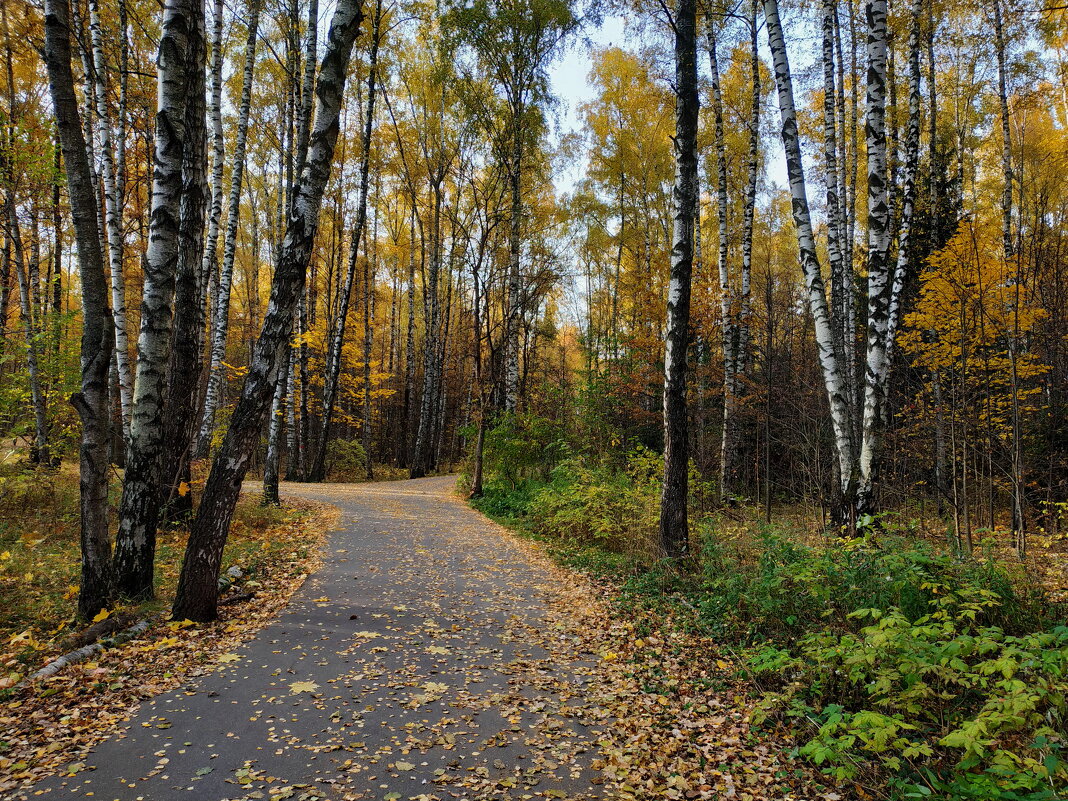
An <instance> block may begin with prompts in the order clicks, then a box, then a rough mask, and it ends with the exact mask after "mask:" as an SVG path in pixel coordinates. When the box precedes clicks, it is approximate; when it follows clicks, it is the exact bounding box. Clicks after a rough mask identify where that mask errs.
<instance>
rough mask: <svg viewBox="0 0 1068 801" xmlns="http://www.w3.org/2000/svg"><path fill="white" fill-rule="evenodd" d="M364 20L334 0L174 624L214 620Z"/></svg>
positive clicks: (351, 2)
mask: <svg viewBox="0 0 1068 801" xmlns="http://www.w3.org/2000/svg"><path fill="white" fill-rule="evenodd" d="M362 20H363V13H362V11H361V4H360V0H339V2H338V4H337V8H336V10H335V12H334V18H333V20H332V22H331V24H330V32H329V34H328V37H327V47H326V52H325V54H324V56H323V61H322V66H321V67H320V70H319V81H318V85H317V87H316V96H317V113H316V116H315V124H314V126H313V128H312V132H311V135H310V138H309V141H310V144H309V148H308V159H307V162H306V163H305V165H304V170H303V172H302V173H301V175H300V178H299V180H298V181H297V183H296V185H295V187H294V189H295V192H296V198H295V201H294V203H293V205H292V211H291V212H290V214H289V222H288V224H287V226H286V233H285V239H284V240H283V242H282V247H281V248H280V250H279V258H278V262H277V267H276V268H275V273H274V279H273V280H272V285H271V300H270V303H269V305H268V308H267V314H266V316H265V317H264V321H263V328H262V330H261V332H260V337H259V340H258V341H257V343H256V348H255V351H254V353H253V358H252V360H251V363H250V364H249V369H248V374H247V375H246V377H245V383H244V386H243V387H242V389H241V397H240V399H239V400H238V402H237V406H236V407H235V409H234V413H233V416H232V417H231V419H230V427H229V428H228V429H227V432H226V436H225V438H224V439H223V443H222V447H221V448H220V449H219V452H218V454H217V455H216V456H215V460H214V462H213V463H212V468H211V473H210V474H209V476H208V480H207V483H206V485H205V487H204V495H203V497H202V499H201V502H200V508H199V509H198V510H197V515H196V518H195V519H194V521H193V526H192V530H191V532H190V535H189V542H188V545H187V546H186V552H185V559H184V561H183V563H182V572H181V576H180V578H179V581H178V590H177V594H176V596H175V600H174V608H173V614H174V617H175V619H177V620H182V619H185V618H188V619H190V620H211V619H214V618H215V617H216V615H217V603H218V584H217V582H218V578H219V568H220V565H221V563H222V553H223V548H224V547H225V545H226V537H227V534H228V533H229V529H230V521H231V519H232V517H233V513H234V506H235V505H236V503H237V498H238V495H239V494H240V492H241V482H242V480H243V479H244V477H245V472H246V471H247V469H248V464H249V460H250V459H251V457H252V451H253V449H254V447H255V445H256V442H257V441H258V439H259V436H260V431H261V430H262V427H263V423H264V417H265V416H266V414H267V411H268V408H269V406H270V402H271V395H272V392H273V389H274V378H275V375H276V371H277V368H278V362H279V360H280V358H281V350H282V346H283V345H284V344H285V343H286V342H287V341H288V339H289V335H290V333H291V331H292V327H293V312H294V310H295V309H296V305H297V300H298V298H299V297H300V293H301V291H302V289H303V287H304V281H305V278H306V276H307V271H308V261H309V259H310V258H311V251H312V246H313V244H314V242H315V233H316V230H317V229H318V225H319V209H320V207H321V205H322V199H323V191H324V189H325V188H326V183H327V180H328V178H329V177H330V164H331V161H332V159H333V155H334V146H335V145H336V143H337V137H338V129H339V118H340V114H341V103H342V97H343V94H344V90H345V74H346V71H347V68H348V64H349V58H350V56H351V54H352V45H353V42H355V40H356V35H357V33H358V32H359V29H360V23H361V22H362Z"/></svg>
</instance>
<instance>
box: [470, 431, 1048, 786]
mask: <svg viewBox="0 0 1068 801" xmlns="http://www.w3.org/2000/svg"><path fill="white" fill-rule="evenodd" d="M497 433H498V434H499V433H500V432H497ZM506 434H507V435H508V436H516V428H515V425H514V424H512V425H511V428H510V430H509V431H507V432H506ZM659 470H660V465H659V457H657V456H655V455H653V454H650V453H649V452H647V451H641V450H639V451H636V452H634V453H632V454H631V455H630V457H629V458H628V459H627V461H626V463H624V464H621V465H620V464H612V465H604V464H602V465H591V464H587V463H585V462H584V461H583V460H582V459H580V458H576V457H574V456H571V455H565V456H564V457H563V458H562V459H560V460H559V461H558V462H557V463H556V464H555V465H553V466H552V467H551V468H550V469H548V470H540V471H526V473H525V474H522V473H520V474H516V473H513V474H512V475H504V474H502V473H498V472H492V471H490V472H489V475H490V476H492V478H491V479H490V480H489V481H487V482H486V485H485V491H484V494H483V495H482V497H480V498H478V499H475V500H474V501H473V503H474V505H475V506H476V507H477V508H479V509H481V510H482V511H483V512H485V513H487V514H488V515H490V516H491V517H494V518H496V519H497V520H499V521H501V522H504V523H506V524H509V525H512V526H513V527H515V528H518V529H520V530H521V531H524V532H526V533H527V534H528V535H530V536H534V537H537V538H541V539H545V540H548V541H549V545H550V550H551V551H552V552H553V553H554V554H555V555H556V556H557V558H559V559H561V560H562V561H564V562H566V563H568V564H570V565H572V566H574V567H578V568H581V569H583V570H586V571H588V572H592V573H595V574H597V575H599V576H601V577H602V578H605V579H609V580H610V582H611V585H612V586H614V587H615V588H616V589H617V593H616V594H617V596H618V597H617V603H618V604H619V606H620V608H621V611H623V612H626V611H627V610H628V609H629V610H631V611H640V612H643V613H646V614H647V613H649V612H652V613H654V614H657V615H658V616H659V617H660V619H670V620H672V621H674V625H676V626H683V627H692V628H694V629H695V630H697V631H699V632H700V633H702V634H704V635H707V636H710V637H712V638H714V640H715V641H716V642H718V643H719V644H720V647H721V649H724V650H725V651H728V652H730V653H733V654H734V655H735V656H736V658H735V659H732V660H731V661H732V663H733V664H735V665H736V666H737V671H738V677H739V678H740V679H743V680H745V681H746V682H748V683H749V685H750V687H751V691H752V692H753V693H754V694H755V695H756V696H757V698H758V702H757V704H756V707H755V710H754V712H753V714H752V716H751V724H752V725H753V727H754V728H755V729H757V730H759V729H760V728H763V729H765V730H768V731H769V732H770V731H779V732H787V733H789V734H790V735H791V736H792V737H793V738H794V739H795V741H796V742H797V743H798V753H799V754H800V755H801V756H803V757H804V758H806V759H807V760H809V761H810V763H812V764H813V765H815V766H817V767H818V768H819V769H821V770H822V771H823V772H824V773H825V774H826V775H827V776H828V777H829V778H831V779H833V780H835V781H836V782H837V783H838V784H839V786H840V788H842V789H843V790H846V791H850V792H853V793H855V794H856V795H857V796H858V797H862V798H870V797H873V796H874V797H882V798H892V799H906V798H930V799H944V800H945V801H950V799H953V800H954V801H955V800H956V799H976V800H977V801H978V800H979V799H982V800H983V801H987V800H989V801H995V799H1000V800H1002V801H1054V800H1055V799H1062V798H1065V797H1068V751H1066V744H1068V739H1066V738H1068V717H1066V716H1068V627H1066V626H1065V625H1064V609H1063V608H1062V607H1060V606H1059V605H1056V604H1052V603H1050V602H1049V601H1048V599H1047V597H1046V595H1045V594H1044V592H1043V590H1042V589H1041V588H1040V587H1039V586H1038V585H1037V584H1036V583H1035V582H1034V581H1033V580H1032V579H1031V578H1030V577H1029V576H1028V575H1027V574H1026V573H1025V572H1024V570H1023V569H1022V567H1021V566H1020V565H1018V564H1014V563H1013V562H1010V561H1001V560H999V559H998V558H996V557H995V555H994V554H993V551H992V549H989V548H987V549H985V550H984V551H983V552H981V553H977V554H976V555H975V556H974V557H970V558H960V557H957V556H956V555H954V554H951V553H947V552H945V551H944V550H942V549H940V548H938V547H936V546H934V545H932V544H930V543H928V542H926V541H923V540H921V539H918V538H916V537H915V536H914V535H913V534H912V533H911V532H910V531H909V529H908V527H907V526H898V525H897V524H896V523H895V521H894V520H893V519H892V518H890V517H887V518H885V519H883V520H880V521H873V523H876V522H877V524H878V525H877V526H876V525H873V526H872V527H871V528H870V530H868V531H866V532H864V536H861V537H858V538H857V539H852V540H842V539H839V538H829V539H823V540H821V539H819V538H815V539H813V538H811V537H800V536H798V534H797V532H795V531H788V530H780V529H776V528H775V527H773V526H765V525H763V524H747V523H745V524H739V523H738V522H737V519H738V518H739V515H738V514H736V513H735V512H733V511H732V513H731V515H730V517H726V516H721V515H717V514H715V513H708V514H704V515H703V516H702V515H701V509H702V508H703V507H704V497H705V495H707V493H706V490H707V488H703V487H701V485H700V484H699V483H698V485H697V488H696V491H695V493H694V497H693V499H692V505H693V508H694V509H695V514H694V517H695V518H696V519H698V520H699V521H700V522H698V523H697V524H696V526H695V529H696V533H695V538H694V539H695V542H694V545H695V548H694V551H695V553H694V556H693V558H692V559H691V561H690V562H689V563H688V564H686V565H684V566H672V567H668V566H666V565H664V564H663V563H661V562H658V561H657V560H656V558H655V550H654V549H653V543H654V542H655V540H654V537H655V533H656V515H657V511H658V501H659V497H658V493H659ZM743 516H744V515H743ZM693 656H694V657H695V658H703V657H705V656H706V655H701V654H695V655H693ZM707 658H709V659H713V658H715V657H714V656H713V655H711V654H709V655H707Z"/></svg>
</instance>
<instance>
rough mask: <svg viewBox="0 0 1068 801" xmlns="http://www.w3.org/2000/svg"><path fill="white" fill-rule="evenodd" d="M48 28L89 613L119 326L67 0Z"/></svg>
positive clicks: (105, 581) (109, 576)
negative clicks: (66, 245)
mask: <svg viewBox="0 0 1068 801" xmlns="http://www.w3.org/2000/svg"><path fill="white" fill-rule="evenodd" d="M44 33H45V39H44V61H45V66H46V67H47V69H48V81H49V88H50V89H51V96H52V109H53V113H54V114H55V119H56V127H57V128H58V132H59V141H60V145H61V147H62V149H63V164H64V166H65V168H66V175H67V191H68V194H69V196H70V209H71V217H72V218H73V220H74V233H75V237H76V240H77V245H78V270H79V274H80V277H81V290H82V291H81V295H82V343H81V389H80V391H79V392H77V393H75V394H74V395H72V396H71V404H72V405H73V406H74V408H75V409H76V410H77V411H78V414H79V416H80V417H81V421H82V438H81V446H80V448H79V476H80V479H79V484H80V486H79V497H80V501H79V511H80V514H79V524H80V540H81V551H82V567H81V588H80V590H79V594H78V614H79V615H81V616H82V617H84V618H89V617H92V616H94V615H95V614H96V613H97V612H99V611H100V610H101V609H102V608H106V607H108V606H110V605H111V602H112V599H113V593H114V573H113V571H112V565H111V542H110V533H109V525H108V468H109V459H108V440H109V430H108V429H109V423H110V419H109V413H110V410H109V408H108V369H109V366H110V363H111V350H112V347H113V345H114V341H115V329H114V324H113V322H112V320H111V311H110V310H109V309H108V286H107V278H106V277H105V275H104V258H103V254H102V252H101V248H100V237H99V228H98V227H97V220H98V216H97V215H98V209H97V200H96V190H95V186H94V181H93V177H92V174H91V172H90V170H89V159H88V156H87V154H86V144H85V138H84V137H83V135H82V123H81V120H80V119H79V114H78V98H77V95H76V94H75V91H74V74H73V71H72V70H71V52H70V25H69V23H68V8H67V0H45V5H44Z"/></svg>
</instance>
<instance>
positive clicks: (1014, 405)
mask: <svg viewBox="0 0 1068 801" xmlns="http://www.w3.org/2000/svg"><path fill="white" fill-rule="evenodd" d="M993 6H994V46H995V48H996V50H997V60H998V106H999V110H1000V116H1001V171H1002V180H1003V182H1004V186H1003V188H1002V195H1001V215H1002V216H1001V235H1002V241H1003V247H1004V250H1005V261H1006V262H1008V263H1010V264H1013V263H1015V280H1014V281H1013V290H1014V302H1013V331H1012V333H1011V334H1010V335H1009V337H1008V340H1009V342H1008V351H1009V368H1010V376H1011V387H1012V399H1011V404H1010V406H1011V419H1012V434H1011V437H1012V445H1011V448H1012V531H1013V537H1014V539H1015V544H1016V551H1017V553H1018V554H1019V555H1020V557H1021V558H1023V556H1024V555H1025V553H1026V550H1027V545H1026V543H1027V539H1026V537H1027V535H1026V528H1025V520H1024V475H1023V473H1024V465H1023V447H1022V443H1021V440H1022V437H1021V432H1020V398H1019V384H1020V381H1019V369H1018V355H1019V349H1020V337H1019V321H1020V282H1021V280H1022V279H1021V276H1020V264H1019V261H1018V260H1017V258H1016V257H1017V254H1016V249H1015V247H1014V243H1013V235H1012V204H1013V199H1012V185H1013V181H1014V180H1015V177H1014V169H1013V164H1012V136H1011V125H1010V122H1011V121H1010V118H1009V94H1008V67H1007V64H1006V52H1005V51H1006V44H1005V27H1004V24H1003V22H1002V17H1001V0H994V3H993Z"/></svg>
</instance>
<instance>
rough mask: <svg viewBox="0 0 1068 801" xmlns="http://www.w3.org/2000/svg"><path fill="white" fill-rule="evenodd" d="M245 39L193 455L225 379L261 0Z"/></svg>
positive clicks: (202, 448)
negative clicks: (220, 257)
mask: <svg viewBox="0 0 1068 801" xmlns="http://www.w3.org/2000/svg"><path fill="white" fill-rule="evenodd" d="M248 13H249V17H248V38H247V39H246V41H245V66H244V71H243V72H242V78H241V100H240V103H239V104H238V109H237V131H236V133H235V135H234V152H233V157H232V159H231V162H230V165H231V166H230V197H229V200H228V202H227V209H226V234H225V237H224V239H223V260H222V266H221V267H220V269H219V279H218V283H217V285H216V289H215V295H214V296H213V297H212V299H211V302H212V314H211V354H210V363H209V367H208V371H209V372H208V390H207V394H206V395H205V397H204V412H203V415H202V417H201V423H200V434H199V435H198V438H197V449H196V454H197V456H198V457H199V458H204V457H205V456H207V455H208V450H209V448H210V447H211V435H212V431H213V430H214V427H215V413H216V411H217V410H218V408H219V403H220V402H221V399H222V391H223V383H224V381H225V378H226V372H225V371H226V365H225V364H223V360H224V359H225V358H226V339H227V334H228V332H229V330H230V290H231V288H232V287H233V280H234V260H235V259H236V258H237V232H238V228H239V226H240V223H241V187H242V183H243V181H244V177H245V160H246V159H245V156H246V148H247V147H248V120H249V112H250V110H251V108H252V78H253V73H254V71H255V67H256V42H257V37H258V33H259V21H260V0H249V4H248Z"/></svg>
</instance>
